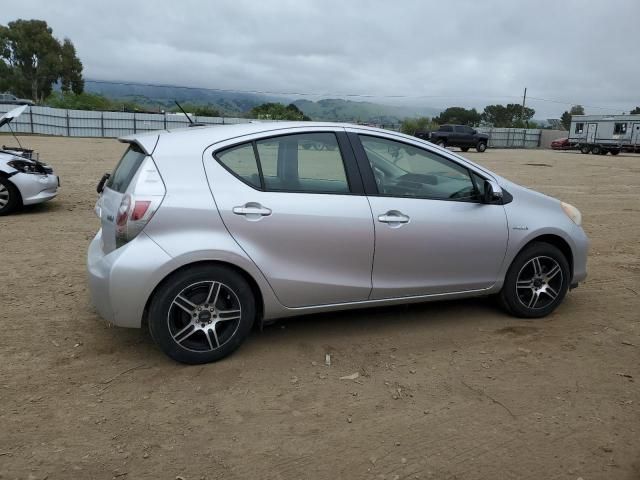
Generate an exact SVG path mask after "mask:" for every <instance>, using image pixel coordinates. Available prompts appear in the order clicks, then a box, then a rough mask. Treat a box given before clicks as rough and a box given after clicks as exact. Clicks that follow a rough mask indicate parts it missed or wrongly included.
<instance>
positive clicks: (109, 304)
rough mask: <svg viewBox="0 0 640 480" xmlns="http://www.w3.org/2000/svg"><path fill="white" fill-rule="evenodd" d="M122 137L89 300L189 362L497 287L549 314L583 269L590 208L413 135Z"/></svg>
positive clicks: (506, 299)
mask: <svg viewBox="0 0 640 480" xmlns="http://www.w3.org/2000/svg"><path fill="white" fill-rule="evenodd" d="M121 141H122V142H125V143H127V144H129V147H128V149H127V151H126V152H125V154H124V156H123V157H122V159H121V160H120V163H119V164H118V166H117V167H116V169H115V171H114V172H113V173H112V174H111V175H110V176H109V175H108V174H107V175H105V177H103V180H102V181H101V183H100V185H99V187H98V191H99V192H100V197H99V199H98V202H97V204H96V213H97V214H98V216H99V217H100V219H101V223H102V228H101V230H100V231H99V232H98V234H97V235H96V237H95V239H94V240H93V241H92V242H91V245H90V247H89V252H88V270H89V281H90V290H91V295H92V300H93V303H94V305H95V306H96V308H97V310H98V312H99V313H100V315H101V316H102V317H103V318H105V319H107V320H108V321H110V322H112V323H113V324H115V325H119V326H123V327H140V326H141V325H143V324H144V323H146V324H148V327H149V330H150V332H151V336H152V337H153V339H154V340H155V342H156V343H157V344H158V345H159V347H160V348H161V349H162V350H163V351H164V352H165V353H166V354H167V355H169V356H170V357H172V358H174V359H175V360H178V361H180V362H186V363H204V362H210V361H214V360H218V359H220V358H223V357H224V356H226V355H228V354H230V353H231V352H233V351H234V350H235V349H236V348H238V346H239V345H240V344H241V343H242V341H243V340H244V339H245V338H246V336H247V335H248V334H249V331H250V330H251V327H252V325H253V324H254V323H255V322H264V321H269V320H272V319H276V318H280V317H287V316H293V315H303V314H308V313H316V312H322V311H332V310H341V309H347V308H362V307H367V306H375V305H390V304H397V303H409V302H422V301H428V300H438V299H452V298H461V297H470V296H478V295H491V294H497V296H498V298H499V299H500V302H501V304H502V305H503V306H504V307H505V309H506V310H507V311H509V312H511V313H512V314H514V315H517V316H520V317H530V318H531V317H542V316H544V315H547V314H549V313H550V312H551V311H553V310H554V309H555V308H556V307H557V306H558V304H559V303H560V302H561V301H562V299H563V298H564V296H565V294H566V293H567V291H568V289H569V288H572V287H575V286H577V285H578V283H579V282H581V281H582V280H584V279H585V277H586V260H587V249H588V240H587V237H586V236H585V233H584V231H583V230H582V228H581V227H580V223H581V214H580V212H579V211H578V210H577V209H576V208H575V207H573V206H571V205H568V204H566V203H563V202H560V201H559V200H556V199H554V198H550V197H547V196H545V195H542V194H540V193H537V192H534V191H531V190H528V189H526V188H523V187H521V186H518V185H516V184H514V183H511V182H509V181H508V180H506V179H504V178H501V177H499V176H498V175H496V174H494V173H492V172H490V171H488V170H487V169H485V168H483V167H481V166H479V165H476V164H475V163H472V162H470V161H469V160H467V159H465V158H463V157H461V156H459V155H456V154H455V153H452V152H450V151H448V150H446V149H443V148H440V147H438V146H436V145H433V144H431V143H428V142H425V141H422V140H420V139H417V138H414V137H410V136H406V135H402V134H399V133H395V132H391V131H386V130H381V129H375V128H367V127H362V126H356V125H345V124H330V123H312V122H300V123H288V122H281V123H280V122H278V123H254V124H242V125H229V126H219V127H195V128H190V129H184V130H176V131H162V132H154V133H147V134H142V135H134V136H130V137H125V138H122V139H121Z"/></svg>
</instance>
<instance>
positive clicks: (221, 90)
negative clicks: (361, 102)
mask: <svg viewBox="0 0 640 480" xmlns="http://www.w3.org/2000/svg"><path fill="white" fill-rule="evenodd" d="M85 83H94V84H104V85H121V86H130V87H152V88H177V89H183V90H204V91H208V92H219V93H246V94H254V95H280V96H287V95H289V96H300V97H342V98H370V99H375V98H379V99H383V98H388V99H408V100H411V99H414V100H415V99H427V98H433V99H436V98H437V99H473V98H476V99H482V98H485V99H487V98H514V99H515V98H517V99H520V98H522V97H521V96H520V95H373V94H362V93H335V92H325V93H313V92H295V91H294V92H275V91H271V90H241V89H231V88H213V87H192V86H185V85H172V84H162V83H144V82H124V81H115V80H90V79H85ZM528 98H529V99H530V100H537V101H539V102H548V103H556V104H560V105H571V106H572V105H582V106H583V107H587V108H596V109H600V110H614V111H618V110H620V108H619V107H608V106H596V105H585V104H582V103H580V102H569V101H563V100H554V99H547V98H540V97H532V96H528Z"/></svg>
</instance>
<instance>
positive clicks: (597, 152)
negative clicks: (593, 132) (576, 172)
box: [591, 145, 602, 155]
mask: <svg viewBox="0 0 640 480" xmlns="http://www.w3.org/2000/svg"><path fill="white" fill-rule="evenodd" d="M591 153H593V154H594V155H600V153H602V147H601V146H600V145H594V146H593V148H592V149H591Z"/></svg>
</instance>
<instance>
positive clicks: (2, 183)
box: [0, 177, 22, 217]
mask: <svg viewBox="0 0 640 480" xmlns="http://www.w3.org/2000/svg"><path fill="white" fill-rule="evenodd" d="M21 203H22V201H21V199H20V191H19V190H18V189H17V187H16V186H15V185H14V184H13V183H11V182H10V181H9V180H8V179H6V178H4V177H0V217H1V216H2V215H9V214H10V213H11V212H13V211H14V210H15V209H16V208H18V207H19V206H20V204H21Z"/></svg>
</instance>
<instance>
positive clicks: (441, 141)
mask: <svg viewBox="0 0 640 480" xmlns="http://www.w3.org/2000/svg"><path fill="white" fill-rule="evenodd" d="M436 145H438V146H439V147H442V148H446V146H447V142H445V141H444V140H438V141H437V142H436Z"/></svg>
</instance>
